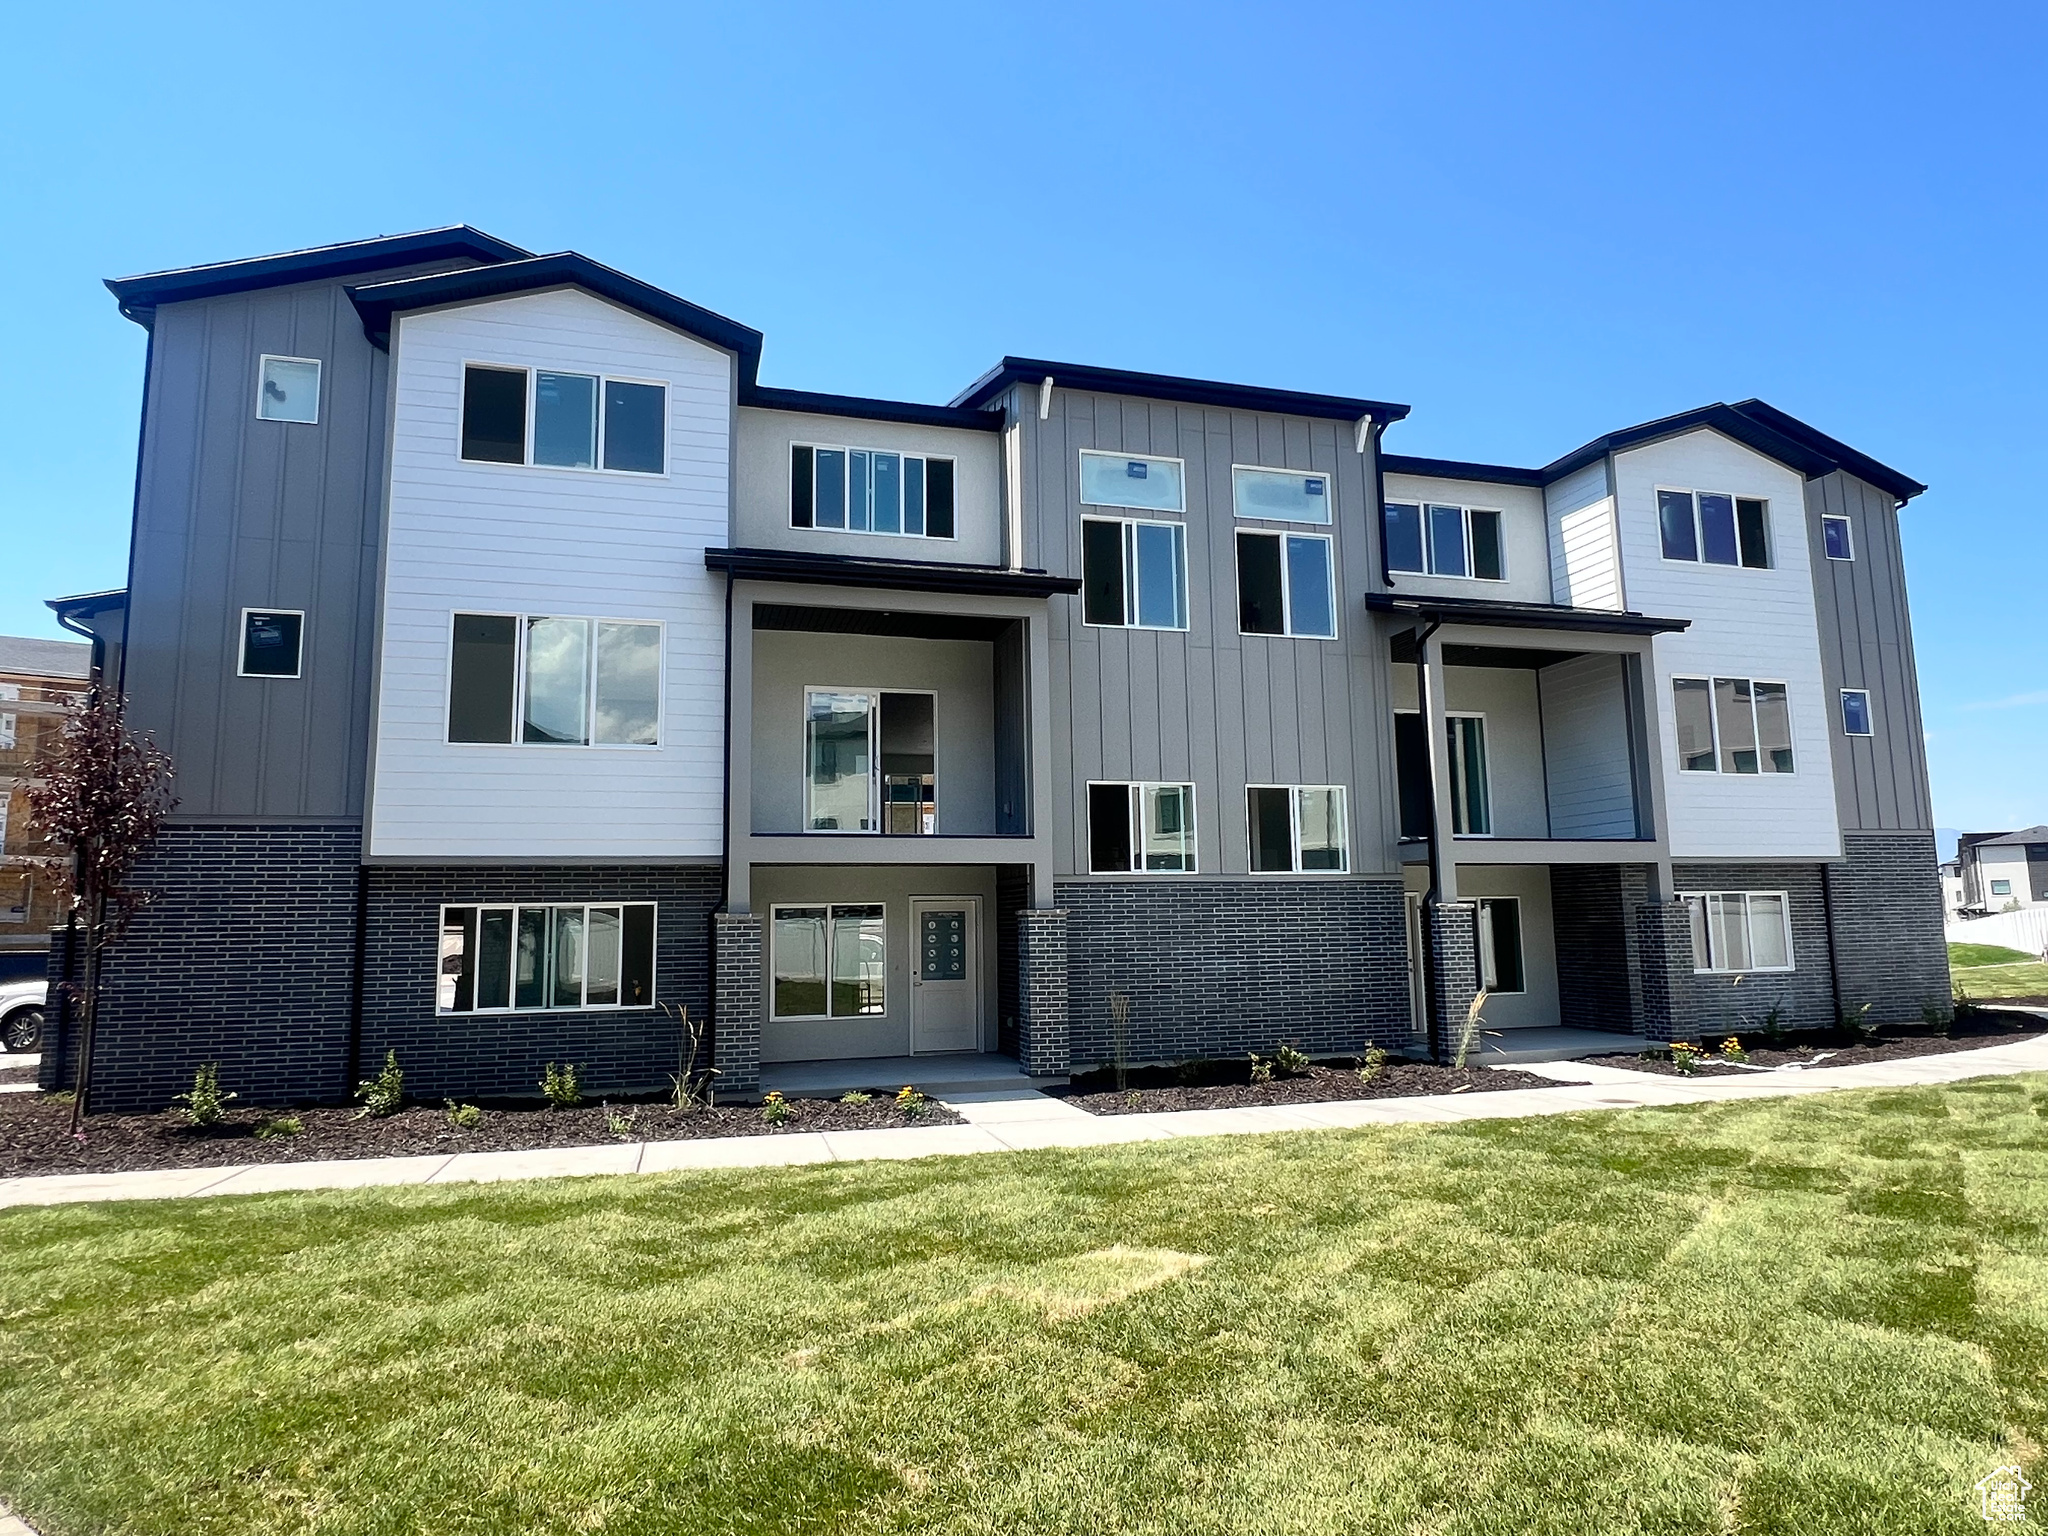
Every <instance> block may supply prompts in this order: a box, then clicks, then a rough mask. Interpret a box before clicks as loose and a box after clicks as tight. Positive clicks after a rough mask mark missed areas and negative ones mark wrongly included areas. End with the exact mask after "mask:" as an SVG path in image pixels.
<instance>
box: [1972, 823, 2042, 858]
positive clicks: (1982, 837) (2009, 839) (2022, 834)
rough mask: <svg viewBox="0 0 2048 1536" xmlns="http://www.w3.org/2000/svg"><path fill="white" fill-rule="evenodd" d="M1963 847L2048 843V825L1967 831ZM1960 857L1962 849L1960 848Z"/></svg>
mask: <svg viewBox="0 0 2048 1536" xmlns="http://www.w3.org/2000/svg"><path fill="white" fill-rule="evenodd" d="M1961 841H1962V848H1964V849H1969V848H2016V847H2019V846H2021V845H2023V844H2026V843H2048V826H2035V827H2022V828H2020V830H2019V831H2017V832H1965V833H1964V834H1963V836H1962V840H1961ZM1957 856H1958V857H1960V856H1961V850H1958V855H1957Z"/></svg>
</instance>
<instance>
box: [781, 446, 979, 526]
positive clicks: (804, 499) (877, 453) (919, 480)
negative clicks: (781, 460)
mask: <svg viewBox="0 0 2048 1536" xmlns="http://www.w3.org/2000/svg"><path fill="white" fill-rule="evenodd" d="M953 486H954V462H953V460H951V459H943V458H934V457H932V456H930V455H928V454H918V453H896V452H892V451H887V450H884V449H880V448H833V447H824V446H820V445H818V444H816V443H792V444H791V445H790V450H789V525H790V527H792V528H828V529H832V530H835V531H838V532H843V533H885V534H896V535H899V536H901V537H904V538H925V539H950V538H952V537H953V536H954V534H953V524H954V517H953Z"/></svg>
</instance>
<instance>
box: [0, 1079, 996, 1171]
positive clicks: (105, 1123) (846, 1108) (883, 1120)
mask: <svg viewBox="0 0 2048 1536" xmlns="http://www.w3.org/2000/svg"><path fill="white" fill-rule="evenodd" d="M230 1107H231V1109H233V1110H234V1111H235V1112H234V1113H233V1114H232V1115H231V1116H230V1117H229V1119H228V1121H227V1122H226V1123H224V1124H222V1125H218V1126H214V1127H211V1128H209V1129H206V1130H200V1129H198V1128H196V1127H194V1126H190V1125H187V1124H186V1123H185V1122H184V1119H183V1117H182V1116H181V1115H179V1114H178V1113H177V1112H175V1111H170V1110H166V1111H165V1112H163V1113H162V1114H155V1115H89V1116H87V1117H86V1122H85V1142H84V1144H83V1145H80V1144H79V1143H78V1142H75V1141H73V1140H72V1139H71V1137H70V1135H69V1134H68V1130H69V1126H70V1121H71V1105H70V1104H69V1103H68V1102H66V1101H65V1100H62V1099H59V1098H56V1097H53V1096H51V1095H47V1094H40V1093H7V1094H0V1178H8V1177H14V1176H16V1175H20V1174H41V1173H131V1172H135V1171H138V1170H141V1169H145V1168H208V1167H213V1166H215V1165H220V1164H238V1163H303V1162H311V1161H315V1160H317V1159H321V1158H331V1157H415V1156H421V1155H429V1156H432V1155H440V1156H446V1155H448V1154H449V1153H453V1152H524V1151H530V1150H532V1149H534V1148H537V1147H581V1146H589V1145H592V1144H595V1143H601V1142H608V1141H688V1140H694V1139H696V1138H698V1137H702V1136H774V1135H780V1134H784V1133H787V1132H792V1131H870V1130H879V1129H882V1128H885V1127H887V1128H901V1127H904V1126H926V1125H957V1124H959V1123H960V1121H959V1117H958V1116H957V1115H955V1114H954V1113H953V1112H952V1111H951V1110H948V1109H945V1108H943V1107H941V1106H940V1105H939V1104H937V1103H935V1102H928V1104H927V1107H926V1110H925V1113H924V1115H923V1117H922V1118H920V1119H917V1120H907V1119H905V1118H904V1116H903V1115H902V1113H901V1112H900V1111H898V1110H897V1109H896V1107H895V1105H894V1103H893V1102H892V1100H891V1099H890V1098H889V1096H887V1095H881V1094H878V1095H876V1096H875V1099H874V1102H872V1103H869V1104H841V1103H839V1102H838V1101H837V1100H836V1099H791V1100H790V1107H791V1108H792V1109H794V1110H795V1111H796V1113H795V1116H794V1117H793V1118H792V1119H790V1120H789V1121H788V1122H786V1123H785V1124H783V1125H779V1126H775V1125H770V1124H768V1123H767V1122H766V1121H764V1120H763V1119H762V1118H761V1108H760V1106H759V1105H758V1104H734V1105H726V1104H720V1105H717V1106H716V1107H714V1108H711V1109H697V1110H688V1111H678V1110H674V1109H671V1108H670V1107H669V1106H668V1105H667V1104H665V1103H638V1104H618V1105H615V1106H614V1107H615V1108H616V1109H617V1110H618V1111H619V1112H620V1113H622V1114H624V1113H630V1114H632V1116H633V1125H632V1129H631V1130H629V1131H628V1132H626V1133H625V1134H624V1135H617V1134H614V1133H613V1132H612V1130H611V1129H610V1128H609V1127H608V1126H607V1125H606V1123H605V1111H604V1109H603V1108H602V1107H601V1106H598V1105H592V1104H587V1105H584V1106H582V1107H580V1108H577V1109H555V1110H549V1109H541V1108H537V1107H535V1106H532V1105H521V1104H514V1105H506V1106H504V1107H501V1108H491V1107H489V1106H486V1107H485V1109H484V1120H483V1124H482V1125H480V1126H478V1127H476V1128H475V1129H474V1130H467V1131H464V1130H457V1129H455V1128H454V1127H453V1126H451V1125H449V1123H448V1113H447V1111H446V1110H445V1109H428V1108H426V1107H424V1106H422V1107H420V1108H417V1109H406V1110H401V1111H399V1113H397V1114H395V1115H392V1116H389V1117H388V1118H386V1119H383V1120H364V1119H357V1118H356V1111H355V1110H354V1109H353V1108H323V1107H315V1108H298V1109H290V1110H276V1109H273V1110H260V1109H253V1108H244V1107H243V1106H241V1105H239V1104H236V1105H232V1106H230ZM285 1114H289V1115H292V1116H295V1117H296V1118H297V1119H298V1120H299V1121H300V1123H301V1124H302V1125H303V1126H304V1127H305V1128H304V1129H303V1130H302V1131H300V1132H299V1134H298V1135H296V1136H275V1137H265V1138H261V1139H259V1138H258V1137H257V1136H256V1134H255V1130H256V1126H257V1123H258V1122H259V1121H263V1120H268V1119H270V1118H272V1117H274V1116H277V1115H285Z"/></svg>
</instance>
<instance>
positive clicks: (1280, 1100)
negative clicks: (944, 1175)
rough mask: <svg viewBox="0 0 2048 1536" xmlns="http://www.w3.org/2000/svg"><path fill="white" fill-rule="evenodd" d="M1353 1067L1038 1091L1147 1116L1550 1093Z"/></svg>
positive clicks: (1469, 1078)
mask: <svg viewBox="0 0 2048 1536" xmlns="http://www.w3.org/2000/svg"><path fill="white" fill-rule="evenodd" d="M1356 1065H1357V1064H1356V1062H1354V1061H1350V1060H1341V1059H1340V1060H1339V1061H1337V1062H1318V1063H1316V1064H1314V1065H1312V1066H1311V1067H1310V1068H1309V1069H1308V1071H1307V1073H1306V1074H1304V1075H1303V1076H1300V1077H1281V1076H1280V1075H1279V1074H1278V1073H1275V1074H1274V1077H1273V1080H1272V1081H1271V1082H1266V1083H1255V1082H1253V1081H1252V1080H1251V1063H1250V1062H1246V1061H1200V1062H1188V1063H1184V1064H1183V1065H1181V1066H1177V1067H1132V1068H1131V1069H1129V1070H1128V1071H1127V1072H1125V1074H1124V1083H1125V1087H1124V1088H1123V1090H1122V1091H1121V1092H1119V1091H1118V1089H1117V1086H1116V1074H1115V1072H1114V1071H1111V1070H1108V1069H1105V1070H1102V1071H1099V1072H1089V1073H1085V1074H1083V1075H1081V1076H1079V1077H1076V1078H1075V1079H1074V1081H1073V1082H1072V1083H1071V1084H1070V1085H1068V1086H1066V1087H1054V1088H1048V1089H1046V1090H1045V1091H1046V1092H1047V1093H1049V1094H1051V1095H1053V1096H1054V1097H1055V1098H1062V1099H1066V1100H1067V1101H1069V1102H1070V1103H1072V1104H1074V1105H1075V1106H1076V1107H1077V1108H1080V1109H1085V1110H1087V1111H1088V1112H1089V1113H1090V1114H1092V1115H1149V1114H1157V1113H1160V1112H1162V1111H1167V1110H1176V1109H1238V1108H1242V1107H1246V1106H1256V1105H1260V1104H1327V1103H1330V1102H1331V1101H1333V1100H1336V1099H1412V1098H1415V1097H1417V1096H1419V1095H1422V1094H1430V1093H1498V1092H1500V1091H1502V1090H1503V1089H1508V1088H1556V1087H1559V1086H1561V1085H1560V1084H1559V1083H1557V1082H1556V1081H1555V1080H1554V1079H1552V1078H1548V1077H1538V1076H1537V1075H1536V1074H1535V1073H1533V1072H1516V1071H1512V1070H1509V1069H1507V1068H1493V1067H1463V1068H1459V1067H1439V1066H1435V1065H1432V1064H1431V1063H1429V1062H1426V1061H1404V1060H1399V1059H1392V1058H1390V1059H1389V1060H1388V1061H1387V1063H1386V1064H1385V1065H1384V1066H1382V1067H1381V1068H1380V1070H1379V1073H1378V1075H1377V1076H1375V1077H1374V1078H1373V1080H1372V1081H1371V1082H1369V1083H1368V1082H1360V1081H1359V1078H1358V1073H1357V1071H1356V1070H1355V1068H1356Z"/></svg>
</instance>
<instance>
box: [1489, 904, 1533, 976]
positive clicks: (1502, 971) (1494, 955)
mask: <svg viewBox="0 0 2048 1536" xmlns="http://www.w3.org/2000/svg"><path fill="white" fill-rule="evenodd" d="M1479 985H1480V986H1482V987H1484V988H1485V989H1486V990H1487V991H1489V992H1523V991H1526V990H1528V987H1527V983H1526V982H1525V981H1524V980H1523V967H1522V903H1521V900H1520V899H1519V898H1518V897H1514V896H1482V897H1480V898H1479Z"/></svg>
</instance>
